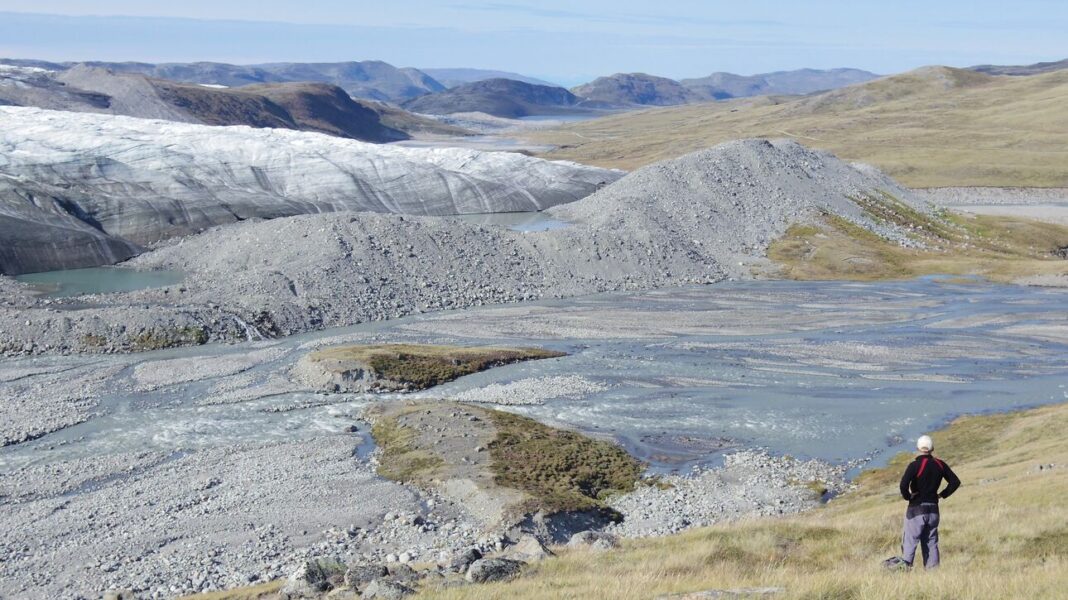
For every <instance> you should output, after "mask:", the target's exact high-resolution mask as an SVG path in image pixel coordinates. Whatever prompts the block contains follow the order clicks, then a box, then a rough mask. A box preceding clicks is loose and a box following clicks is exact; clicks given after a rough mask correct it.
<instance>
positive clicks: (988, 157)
mask: <svg viewBox="0 0 1068 600" xmlns="http://www.w3.org/2000/svg"><path fill="white" fill-rule="evenodd" d="M529 137H530V138H531V140H532V141H536V142H538V143H548V144H553V145H556V146H559V149H557V150H555V151H553V152H550V153H549V154H548V155H547V157H548V158H556V159H568V160H576V161H579V162H584V163H589V164H594V165H601V166H609V167H618V168H623V169H634V168H637V167H640V166H642V165H645V164H648V163H651V162H655V161H658V160H663V159H667V158H673V157H676V156H680V155H682V154H686V153H688V152H692V151H695V150H700V149H702V148H707V147H709V146H712V145H715V144H718V143H721V142H725V141H728V140H732V139H739V138H749V137H768V138H781V137H788V138H795V139H797V140H798V141H799V142H801V143H804V144H806V145H809V146H812V147H815V148H821V149H825V150H829V151H831V152H834V153H835V154H837V155H838V156H840V157H842V158H845V159H849V160H860V161H864V162H869V163H871V164H874V165H876V166H878V167H880V168H882V169H884V170H885V171H887V172H888V173H889V174H890V175H892V176H894V177H896V178H897V179H898V180H900V181H901V182H902V183H905V184H906V185H910V186H913V187H943V186H1025V187H1068V169H1065V165H1066V164H1068V71H1060V72H1054V73H1049V74H1045V75H1036V76H1032V77H995V76H989V75H984V74H980V73H973V72H971V71H962V70H959V69H950V68H946V67H932V68H927V69H921V70H918V71H913V72H910V73H905V74H902V75H896V76H892V77H887V78H883V79H879V80H876V81H872V82H869V83H865V84H860V85H856V86H850V87H847V88H842V89H839V90H833V91H831V92H826V93H824V94H821V95H818V96H811V97H802V98H797V97H780V98H755V99H744V100H735V101H728V102H716V103H708V104H700V105H690V106H683V107H673V108H665V109H654V110H646V111H641V112H635V113H626V114H622V115H618V116H613V117H608V118H604V119H597V120H594V121H588V122H584V123H577V124H573V125H569V126H566V127H563V128H561V129H557V130H551V131H543V132H536V133H532V134H530V136H529Z"/></svg>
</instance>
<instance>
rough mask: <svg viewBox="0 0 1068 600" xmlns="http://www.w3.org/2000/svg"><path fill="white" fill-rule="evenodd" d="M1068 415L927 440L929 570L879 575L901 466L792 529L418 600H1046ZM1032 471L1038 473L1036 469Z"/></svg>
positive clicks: (1063, 577) (644, 544) (1060, 516)
mask: <svg viewBox="0 0 1068 600" xmlns="http://www.w3.org/2000/svg"><path fill="white" fill-rule="evenodd" d="M1066 426H1068V405H1065V404H1062V405H1057V406H1050V407H1044V408H1039V409H1034V410H1030V411H1026V412H1020V413H1013V414H999V415H984V416H968V417H961V418H959V419H957V420H956V421H954V422H953V423H952V424H950V425H949V426H948V427H947V428H946V429H944V430H942V431H940V432H938V433H937V434H936V436H935V439H936V440H937V444H938V448H937V454H938V455H939V456H941V457H943V458H944V459H945V460H947V461H948V462H949V463H950V464H952V465H953V468H954V470H955V471H956V472H957V474H958V475H960V477H961V478H962V479H963V481H964V486H963V487H962V488H961V489H960V490H959V491H958V492H957V494H955V495H954V496H953V497H952V498H951V499H949V500H947V501H946V503H945V506H944V508H943V523H942V527H941V533H942V536H941V537H942V551H943V563H942V567H941V568H940V569H939V570H937V571H933V572H930V573H925V572H923V571H922V569H919V570H916V571H914V572H912V573H892V572H887V571H884V570H883V569H882V567H881V564H880V563H881V561H882V560H883V559H885V558H887V557H890V556H893V555H895V554H897V553H898V552H899V544H900V537H899V536H900V529H901V519H902V515H903V513H904V502H902V501H901V498H900V496H899V495H898V492H897V481H898V478H899V477H900V473H901V472H902V470H903V469H904V466H905V463H906V462H907V461H908V460H911V454H902V455H900V456H898V457H896V458H894V459H893V460H892V461H890V464H889V465H887V466H886V467H885V468H881V469H874V470H870V471H867V472H865V473H863V474H862V475H861V476H860V477H859V478H858V479H857V489H856V490H855V491H853V492H850V493H848V494H846V495H844V496H842V497H840V498H837V499H835V500H833V501H832V502H830V503H829V504H827V505H825V506H824V507H822V508H820V509H817V510H814V511H811V512H808V513H804V514H802V515H799V516H796V517H789V518H779V519H771V518H769V519H757V520H752V521H747V522H739V523H733V524H724V525H717V526H713V527H708V528H703V529H697V530H693V531H690V532H686V533H683V534H679V535H674V536H670V537H664V538H657V539H646V540H633V541H627V542H625V543H624V546H623V548H622V549H620V550H618V551H611V552H600V553H598V552H591V551H583V550H567V549H559V554H560V557H559V558H556V559H553V560H547V561H543V562H541V563H538V564H537V565H534V566H532V567H530V568H529V569H528V570H527V571H526V572H525V573H524V576H523V577H521V578H520V579H517V580H515V581H513V582H511V583H507V584H490V585H484V586H472V587H460V588H451V589H436V588H427V589H425V590H423V592H422V594H421V596H419V597H422V598H435V599H444V600H461V599H464V600H466V599H477V600H483V599H486V600H488V599H490V598H504V597H507V598H511V599H514V600H526V599H530V600H534V599H540V598H584V599H585V598H590V599H597V598H604V599H612V600H617V599H630V598H633V599H638V598H642V599H645V598H655V597H657V596H658V595H661V594H671V593H684V592H697V591H702V590H712V589H719V590H723V589H737V588H753V587H758V588H761V587H779V588H782V589H783V591H782V592H781V593H778V594H774V595H772V596H769V597H772V598H776V599H779V598H782V599H784V600H787V599H805V600H814V599H824V598H825V599H831V598H835V599H839V598H858V599H859V598H864V599H872V600H880V599H886V600H897V599H899V598H928V599H946V600H950V599H952V600H967V599H975V600H979V599H986V598H1059V597H1063V591H1064V589H1066V586H1068V568H1066V567H1068V527H1066V526H1065V523H1068V504H1066V503H1065V502H1064V501H1063V498H1064V497H1065V494H1068V440H1065V438H1064V435H1063V431H1064V428H1065V427H1066ZM1040 467H1041V468H1040Z"/></svg>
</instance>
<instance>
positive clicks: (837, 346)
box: [0, 279, 1068, 470]
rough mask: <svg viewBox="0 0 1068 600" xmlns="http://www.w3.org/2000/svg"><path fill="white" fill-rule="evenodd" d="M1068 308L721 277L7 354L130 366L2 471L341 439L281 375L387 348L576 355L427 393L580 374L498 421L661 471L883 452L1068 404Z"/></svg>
mask: <svg viewBox="0 0 1068 600" xmlns="http://www.w3.org/2000/svg"><path fill="white" fill-rule="evenodd" d="M1066 300H1068V291H1065V290H1054V289H1037V288H1023V287H1013V286H999V285H992V284H987V283H981V282H954V281H948V280H938V279H924V280H916V281H909V282H900V283H872V284H856V283H797V282H745V283H727V284H720V285H715V286H706V287H690V288H678V289H667V290H659V291H653V292H644V293H635V294H608V295H599V296H591V297H587V298H580V299H573V300H566V301H550V302H538V303H530V304H522V305H509V306H500V307H492V308H485V309H480V310H468V311H456V312H451V313H449V312H446V313H436V314H431V315H422V316H418V317H412V318H407V319H400V320H396V321H389V322H383V323H370V324H364V325H360V326H356V327H351V328H345V329H336V330H330V331H324V332H318V333H314V334H305V335H301V336H294V337H292V338H287V339H282V340H270V341H264V342H252V343H246V344H239V345H233V346H222V345H213V346H205V347H198V348H185V349H178V350H169V351H162V352H152V353H145V354H140V355H131V356H119V357H99V356H96V357H87V356H75V357H50V358H36V359H18V360H8V361H4V362H3V363H0V381H3V380H7V379H10V378H11V376H5V373H8V374H20V377H22V378H24V377H27V375H21V374H23V373H27V372H32V369H38V370H56V369H65V368H70V367H73V366H85V365H87V364H92V365H100V366H101V368H103V367H105V366H112V367H113V366H115V365H119V366H121V367H122V369H121V371H119V372H118V374H116V375H114V376H113V377H112V378H111V380H109V384H108V387H109V390H110V391H109V392H108V393H107V394H105V395H104V396H103V397H102V398H101V401H100V404H99V406H98V408H97V412H98V413H99V416H96V417H94V418H91V419H89V420H88V421H87V422H85V423H82V424H80V425H75V426H73V427H68V428H66V429H61V430H59V431H56V432H54V433H51V434H48V435H45V436H43V437H41V438H39V439H37V440H33V441H30V442H25V443H22V444H17V445H14V446H9V447H6V448H2V449H0V470H9V469H12V468H17V467H18V466H22V465H27V464H34V463H47V462H50V461H53V460H61V459H69V458H72V457H78V456H95V455H98V454H104V453H115V452H122V451H130V450H139V449H144V450H154V451H159V450H163V451H174V450H177V449H183V450H191V451H195V450H196V449H197V448H203V447H211V446H225V445H229V444H236V443H243V442H255V441H268V440H279V439H308V438H315V437H320V436H331V435H341V434H343V433H345V432H347V431H348V430H349V428H350V427H351V426H352V424H353V423H354V422H355V420H356V419H357V418H358V415H359V411H360V410H361V409H362V407H363V406H365V405H366V404H367V403H368V402H370V401H371V398H370V397H368V396H361V395H347V396H346V395H322V394H315V393H311V392H308V391H301V390H300V389H299V386H295V385H294V384H292V383H291V382H289V381H287V379H286V375H287V373H288V369H289V367H290V366H291V365H292V364H293V363H294V362H295V361H296V360H297V359H298V358H299V357H300V356H302V355H303V354H304V353H305V352H307V351H308V350H309V349H311V348H313V347H316V346H317V345H321V344H323V343H343V342H369V341H394V340H402V341H429V342H435V343H443V342H445V343H462V344H478V343H492V344H505V343H506V344H519V345H541V346H546V347H551V348H557V349H561V350H564V351H567V352H569V353H570V355H569V356H567V357H565V358H562V359H555V360H550V361H537V362H531V363H523V364H517V365H511V366H508V367H503V368H499V369H493V370H491V371H487V372H484V373H480V374H476V375H472V376H469V377H465V378H463V379H461V380H458V381H456V382H453V383H450V384H447V385H445V386H441V387H439V388H436V389H433V390H429V391H427V392H424V393H422V394H421V395H424V396H434V397H451V396H454V395H456V394H461V393H463V392H467V391H471V390H478V389H480V388H483V387H485V386H487V385H492V384H495V383H508V382H515V381H524V380H532V379H533V380H534V382H535V384H536V383H537V381H540V380H541V379H540V378H544V377H558V376H575V375H577V376H580V377H582V378H585V379H587V380H589V381H592V382H596V383H598V384H600V387H602V388H603V389H601V391H595V392H592V393H588V394H584V395H580V396H578V397H565V398H557V399H553V398H552V390H551V389H550V390H543V391H544V392H545V393H544V394H542V399H543V400H544V403H542V404H537V405H530V406H516V407H505V408H506V409H508V410H515V411H518V412H522V413H525V414H529V415H532V416H535V417H538V418H541V419H544V420H547V421H550V422H556V423H561V424H565V425H571V426H574V427H577V428H579V429H581V430H585V431H588V432H591V433H595V434H599V435H604V436H609V437H612V438H614V439H617V440H619V441H621V442H622V443H624V444H625V445H626V446H627V447H628V449H630V450H631V451H632V452H634V453H635V454H637V455H638V456H641V457H642V458H645V459H647V460H649V461H650V463H651V464H652V466H653V468H654V469H657V470H670V469H676V468H683V467H685V466H687V465H689V464H691V463H707V462H714V461H715V460H716V459H717V458H718V457H719V456H720V454H721V452H722V450H723V449H724V448H725V447H738V446H744V447H753V446H760V447H767V448H769V449H770V450H771V451H772V452H774V453H785V454H792V455H795V456H801V457H819V458H824V459H828V460H832V461H845V460H849V459H854V458H858V457H863V456H868V455H874V456H876V457H877V458H878V457H885V456H887V455H889V454H890V453H892V452H894V451H897V450H901V449H906V447H907V446H908V444H909V440H910V439H913V438H914V437H915V436H916V435H918V434H919V433H920V432H923V431H927V430H928V429H930V428H931V427H932V426H935V425H937V424H939V423H942V422H944V421H946V420H947V419H949V418H951V417H952V416H953V415H956V414H960V413H965V412H976V411H988V410H1007V409H1013V408H1019V407H1024V406H1033V405H1039V404H1044V403H1053V402H1063V401H1065V400H1066V399H1068V392H1066V390H1068V387H1066V386H1068V362H1066V361H1065V357H1066V356H1068V313H1066V312H1065V311H1064V309H1063V307H1064V306H1065V301H1066ZM34 376H36V375H28V377H34ZM476 394H477V392H476ZM391 398H394V399H395V398H399V396H387V399H391ZM368 443H369V442H368ZM368 448H369V446H365V447H364V449H363V451H366V450H367V449H368Z"/></svg>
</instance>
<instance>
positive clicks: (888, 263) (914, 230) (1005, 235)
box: [768, 193, 1068, 281]
mask: <svg viewBox="0 0 1068 600" xmlns="http://www.w3.org/2000/svg"><path fill="white" fill-rule="evenodd" d="M853 200H854V201H856V202H857V204H858V205H860V206H861V207H863V208H864V210H865V212H866V213H867V215H868V216H869V217H871V218H873V219H874V220H875V221H876V222H880V223H885V224H890V225H897V226H899V228H900V230H904V231H907V232H909V237H910V238H911V242H913V243H912V244H911V245H909V246H905V245H902V244H900V243H897V242H894V241H891V240H887V239H885V238H883V237H881V236H879V235H878V234H877V233H875V232H873V231H871V230H869V229H865V228H863V227H860V226H858V225H856V224H854V223H852V222H851V221H849V220H847V219H845V218H843V217H841V216H839V215H833V214H828V213H825V214H823V215H822V216H821V218H820V219H818V221H819V222H818V223H817V224H796V225H793V226H792V227H790V228H789V229H788V230H787V232H786V235H784V236H783V237H782V238H780V239H778V240H776V241H775V242H774V243H773V244H771V246H770V247H769V248H768V257H769V258H771V259H772V260H773V261H775V262H776V263H778V264H779V265H781V272H780V273H779V275H782V276H785V277H787V278H789V279H799V280H829V279H860V280H877V279H906V278H910V277H917V276H921V275H932V274H945V275H978V276H982V277H986V278H988V279H991V280H995V281H1012V280H1015V279H1018V278H1021V277H1027V276H1030V275H1050V274H1068V261H1066V260H1065V255H1064V253H1065V248H1066V247H1068V227H1065V226H1064V225H1057V224H1053V223H1045V222H1040V221H1034V220H1030V219H1023V218H1016V217H1008V216H987V215H965V214H960V213H955V212H951V211H946V210H942V211H938V212H936V213H933V214H924V213H921V212H919V211H917V210H915V209H913V208H911V207H909V206H908V205H906V204H905V203H903V202H901V201H899V200H898V199H896V198H894V197H893V196H892V195H890V194H886V193H880V194H874V195H865V196H857V197H855V198H853Z"/></svg>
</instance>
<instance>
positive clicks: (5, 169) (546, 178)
mask: <svg viewBox="0 0 1068 600" xmlns="http://www.w3.org/2000/svg"><path fill="white" fill-rule="evenodd" d="M619 176H620V173H618V172H616V171H609V170H605V169H598V168H593V167H585V166H581V165H577V164H574V163H564V162H550V161H545V160H541V159H536V158H530V157H527V156H524V155H521V154H517V153H512V152H479V151H475V150H466V149H460V148H400V147H395V146H383V145H377V144H368V143H363V142H358V141H356V140H347V139H339V138H335V137H331V136H326V135H321V134H315V133H307V132H300V131H289V130H281V129H252V128H249V127H210V126H207V125H194V124H189V123H175V122H165V121H153V120H148V119H135V118H129V117H118V116H111V115H97V114H79V113H69V112H60V111H48V110H40V109H35V108H22V107H0V239H3V240H5V242H7V240H11V239H16V240H18V243H17V245H18V246H20V247H21V248H22V250H21V251H18V252H15V251H5V252H4V253H0V272H2V273H5V274H18V273H23V272H31V271H40V270H50V269H59V268H68V267H72V266H78V267H81V266H86V264H87V263H95V264H105V263H112V262H115V261H116V260H122V259H124V258H127V257H128V256H130V255H131V254H132V253H135V252H137V251H138V247H139V246H143V245H146V244H150V243H155V242H158V241H159V240H161V239H166V238H169V237H174V236H181V235H187V234H191V233H196V232H199V231H202V230H204V229H206V228H209V227H212V226H215V225H220V224H225V223H233V222H235V221H241V220H246V219H257V218H264V219H270V218H275V217H284V216H292V215H300V214H308V213H321V212H338V211H371V212H382V213H402V214H413V215H455V214H467V213H494V212H524V211H536V210H542V209H545V208H549V207H552V206H556V205H558V204H563V203H568V202H572V201H574V200H578V199H580V198H582V197H584V196H586V195H588V194H589V193H591V192H593V191H595V190H596V189H597V188H598V187H600V186H601V185H602V184H605V183H608V182H611V181H614V180H615V179H617V178H618V177H619ZM16 234H17V235H18V237H13V236H16ZM23 238H25V239H23ZM72 238H73V239H72ZM53 244H58V245H60V246H62V251H49V250H48V249H49V248H50V247H52V245H53ZM9 245H10V244H9V243H5V244H4V246H5V248H6V247H7V246H9ZM27 248H28V249H29V250H32V249H34V248H38V249H39V255H37V256H35V255H33V254H32V253H31V252H28V251H27V250H26V249H27Z"/></svg>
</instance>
